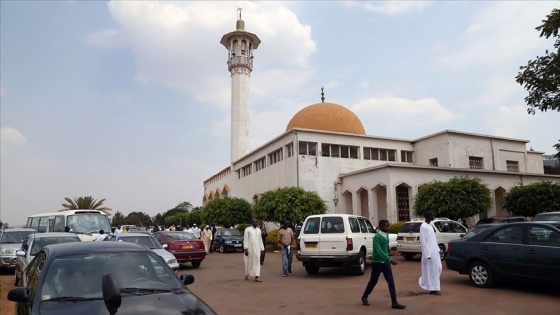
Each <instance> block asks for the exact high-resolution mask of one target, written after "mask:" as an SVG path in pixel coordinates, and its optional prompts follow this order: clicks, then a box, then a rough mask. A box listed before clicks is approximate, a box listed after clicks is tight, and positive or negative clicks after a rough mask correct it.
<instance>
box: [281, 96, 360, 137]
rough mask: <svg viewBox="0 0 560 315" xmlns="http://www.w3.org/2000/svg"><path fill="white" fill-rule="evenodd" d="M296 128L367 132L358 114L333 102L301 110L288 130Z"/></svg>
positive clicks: (293, 118) (290, 123) (289, 124)
mask: <svg viewBox="0 0 560 315" xmlns="http://www.w3.org/2000/svg"><path fill="white" fill-rule="evenodd" d="M294 128H304V129H315V130H325V131H335V132H346V133H356V134H360V135H365V134H366V131H365V129H364V126H363V125H362V122H361V121H360V119H359V118H358V116H356V114H354V113H353V112H352V111H351V110H349V109H348V108H346V107H344V106H341V105H338V104H333V103H317V104H313V105H309V106H307V107H305V108H304V109H302V110H300V111H299V112H297V113H296V114H295V115H294V117H292V119H291V120H290V122H289V123H288V126H287V127H286V131H288V130H291V129H294Z"/></svg>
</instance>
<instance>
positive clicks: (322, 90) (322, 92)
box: [321, 86, 325, 103]
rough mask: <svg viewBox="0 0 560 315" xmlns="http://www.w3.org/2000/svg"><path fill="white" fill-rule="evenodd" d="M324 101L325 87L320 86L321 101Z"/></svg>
mask: <svg viewBox="0 0 560 315" xmlns="http://www.w3.org/2000/svg"><path fill="white" fill-rule="evenodd" d="M324 102H325V87H324V86H322V87H321V103H324Z"/></svg>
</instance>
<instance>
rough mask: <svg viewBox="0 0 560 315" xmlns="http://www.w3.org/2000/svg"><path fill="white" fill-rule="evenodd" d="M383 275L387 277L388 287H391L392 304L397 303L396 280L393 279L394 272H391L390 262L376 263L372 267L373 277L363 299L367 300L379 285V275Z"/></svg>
mask: <svg viewBox="0 0 560 315" xmlns="http://www.w3.org/2000/svg"><path fill="white" fill-rule="evenodd" d="M381 273H383V276H384V277H385V281H387V285H388V286H389V294H390V295H391V303H392V304H395V303H397V292H396V290H395V280H394V279H393V271H392V270H391V263H389V262H374V263H373V264H372V265H371V277H370V278H369V282H368V284H367V286H366V290H365V291H364V294H363V295H362V297H363V298H366V299H367V297H368V296H369V295H370V294H371V291H373V288H374V287H375V285H376V284H377V280H379V275H381Z"/></svg>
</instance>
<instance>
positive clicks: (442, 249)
mask: <svg viewBox="0 0 560 315" xmlns="http://www.w3.org/2000/svg"><path fill="white" fill-rule="evenodd" d="M438 247H439V259H441V260H443V259H444V258H445V255H446V254H447V253H446V252H445V246H443V244H439V245H438Z"/></svg>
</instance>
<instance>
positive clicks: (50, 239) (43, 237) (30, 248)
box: [14, 232, 80, 286]
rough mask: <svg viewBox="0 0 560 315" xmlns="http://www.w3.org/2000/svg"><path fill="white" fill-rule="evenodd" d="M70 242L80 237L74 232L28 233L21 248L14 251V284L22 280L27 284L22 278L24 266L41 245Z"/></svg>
mask: <svg viewBox="0 0 560 315" xmlns="http://www.w3.org/2000/svg"><path fill="white" fill-rule="evenodd" d="M70 242H80V238H79V237H78V235H76V234H75V233H64V232H56V233H32V234H29V236H27V238H26V239H25V241H23V244H21V248H20V249H19V250H18V251H17V252H16V272H15V282H14V283H15V285H16V286H17V285H19V284H20V281H22V280H23V282H22V283H23V285H24V286H25V285H26V284H27V280H26V279H24V275H25V268H26V267H27V265H28V264H29V262H30V261H31V260H33V258H34V257H35V255H36V254H37V253H38V252H39V251H41V249H43V247H45V246H47V245H51V244H61V243H70Z"/></svg>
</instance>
